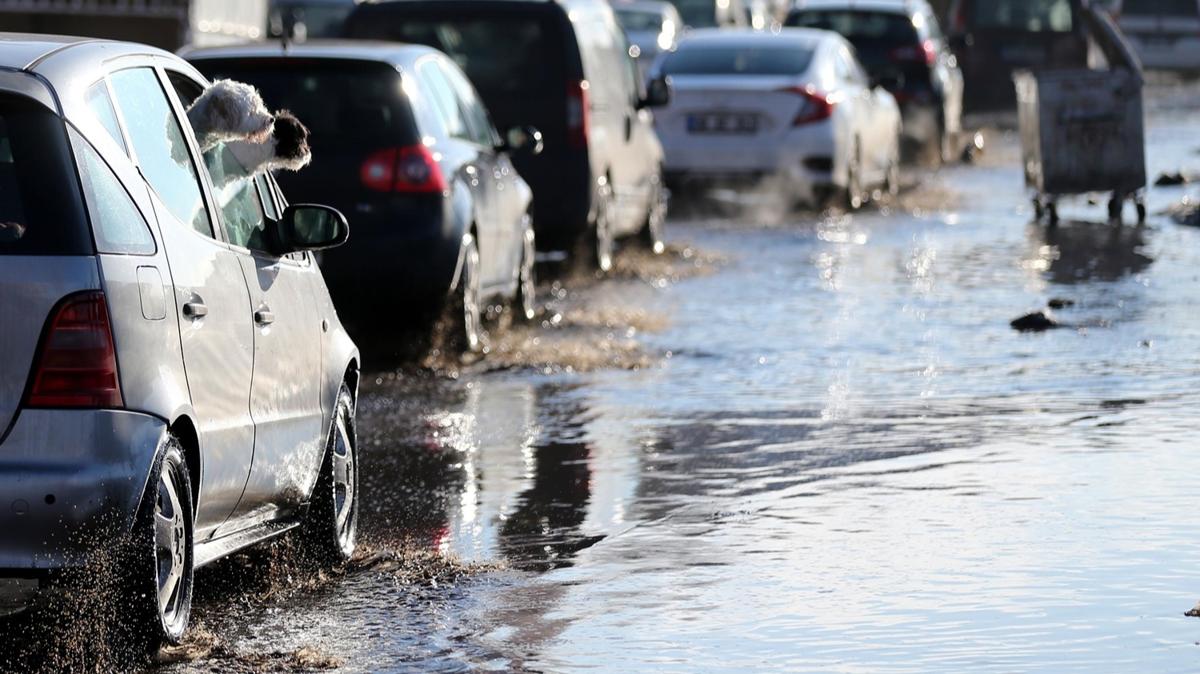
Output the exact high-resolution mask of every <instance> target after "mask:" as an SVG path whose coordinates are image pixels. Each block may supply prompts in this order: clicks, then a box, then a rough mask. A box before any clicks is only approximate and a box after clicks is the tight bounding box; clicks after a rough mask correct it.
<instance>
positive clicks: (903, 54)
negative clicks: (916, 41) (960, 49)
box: [888, 40, 937, 66]
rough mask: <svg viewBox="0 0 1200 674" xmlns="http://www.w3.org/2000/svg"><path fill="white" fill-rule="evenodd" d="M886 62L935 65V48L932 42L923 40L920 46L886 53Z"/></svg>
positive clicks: (901, 48) (896, 49)
mask: <svg viewBox="0 0 1200 674" xmlns="http://www.w3.org/2000/svg"><path fill="white" fill-rule="evenodd" d="M888 60H889V61H891V62H893V63H924V64H925V65H927V66H931V65H933V64H934V63H937V46H936V45H934V44H933V40H925V41H924V42H922V43H921V44H920V45H917V46H909V47H897V48H895V49H893V50H891V51H890V52H888Z"/></svg>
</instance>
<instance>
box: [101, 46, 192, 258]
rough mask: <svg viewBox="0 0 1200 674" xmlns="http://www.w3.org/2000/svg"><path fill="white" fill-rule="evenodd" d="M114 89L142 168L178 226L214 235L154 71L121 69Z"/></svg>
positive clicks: (114, 79)
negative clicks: (183, 225)
mask: <svg viewBox="0 0 1200 674" xmlns="http://www.w3.org/2000/svg"><path fill="white" fill-rule="evenodd" d="M112 87H113V92H114V94H115V96H116V98H117V100H116V103H117V105H118V106H119V107H120V109H121V113H122V116H123V117H124V119H125V125H126V130H127V131H128V133H129V139H130V142H131V143H132V144H133V151H134V153H135V154H136V155H137V162H138V166H139V167H140V168H141V170H142V174H143V175H144V176H145V177H146V180H147V181H148V182H149V183H150V186H151V187H152V188H154V191H155V192H156V193H157V194H158V198H159V199H161V200H162V202H163V205H164V206H166V207H167V210H168V211H170V212H171V214H172V215H174V216H175V217H176V218H178V219H179V221H180V222H182V223H184V224H186V225H188V226H190V227H192V228H193V229H195V230H196V231H197V232H200V233H201V234H204V235H205V236H212V235H213V230H212V222H211V221H210V220H209V216H208V210H207V209H206V208H205V206H204V197H203V196H202V194H203V193H202V191H201V189H200V182H199V174H198V173H197V172H196V166H195V164H194V163H193V162H192V155H191V152H190V150H189V149H188V145H187V141H186V140H185V139H184V135H183V129H182V127H180V125H179V120H178V119H176V118H175V113H174V112H172V110H171V105H170V103H169V101H168V99H167V95H166V91H164V90H163V88H162V86H161V85H160V84H159V81H158V77H157V76H156V75H155V72H154V70H152V69H150V68H130V69H128V70H120V71H117V72H115V73H113V75H112Z"/></svg>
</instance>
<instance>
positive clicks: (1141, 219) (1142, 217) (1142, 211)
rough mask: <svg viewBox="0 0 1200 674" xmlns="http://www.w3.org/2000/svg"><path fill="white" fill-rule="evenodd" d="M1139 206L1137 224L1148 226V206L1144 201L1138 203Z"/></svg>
mask: <svg viewBox="0 0 1200 674" xmlns="http://www.w3.org/2000/svg"><path fill="white" fill-rule="evenodd" d="M1136 205H1137V223H1138V224H1139V225H1144V224H1146V204H1145V202H1143V201H1138V202H1136Z"/></svg>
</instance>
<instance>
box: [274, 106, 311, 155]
mask: <svg viewBox="0 0 1200 674" xmlns="http://www.w3.org/2000/svg"><path fill="white" fill-rule="evenodd" d="M274 134H275V155H276V156H277V157H279V158H281V159H285V160H296V159H303V158H304V157H305V156H306V155H308V154H309V148H308V127H306V126H304V124H303V123H302V122H301V121H300V120H299V119H297V118H296V116H295V115H293V114H292V113H291V112H289V111H287V110H280V111H279V112H277V113H275V129H274Z"/></svg>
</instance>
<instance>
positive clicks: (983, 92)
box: [947, 0, 1088, 110]
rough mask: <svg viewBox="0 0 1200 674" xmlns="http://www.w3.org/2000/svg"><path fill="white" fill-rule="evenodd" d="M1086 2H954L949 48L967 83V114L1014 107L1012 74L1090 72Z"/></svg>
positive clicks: (989, 0)
mask: <svg viewBox="0 0 1200 674" xmlns="http://www.w3.org/2000/svg"><path fill="white" fill-rule="evenodd" d="M1082 5H1083V0H955V1H954V3H953V4H952V5H951V6H950V21H949V30H948V31H947V32H948V33H949V38H950V46H951V48H952V49H953V50H954V53H955V55H956V56H957V57H958V62H959V66H960V67H962V70H963V78H964V79H965V80H966V89H965V91H964V100H963V105H964V106H965V107H966V108H967V109H968V110H993V109H997V108H1006V107H1013V106H1015V104H1016V100H1017V95H1016V89H1015V88H1014V87H1013V84H1012V74H1013V72H1015V71H1017V70H1023V69H1026V68H1086V67H1087V65H1088V39H1087V29H1086V28H1085V26H1084V21H1083V16H1082V13H1083V7H1082Z"/></svg>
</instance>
